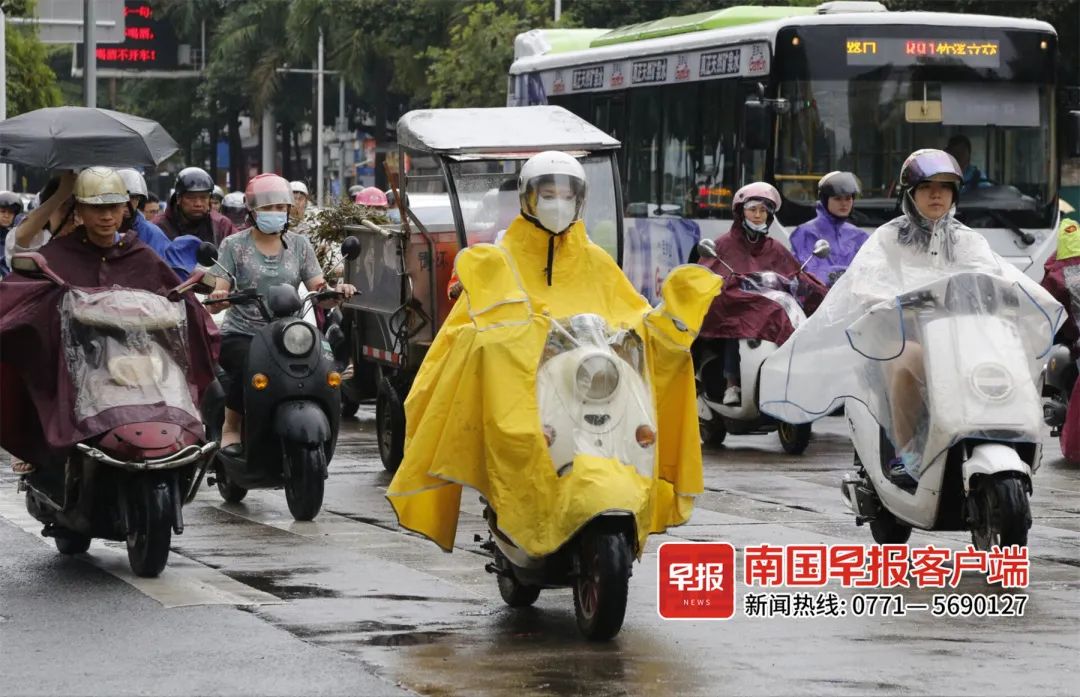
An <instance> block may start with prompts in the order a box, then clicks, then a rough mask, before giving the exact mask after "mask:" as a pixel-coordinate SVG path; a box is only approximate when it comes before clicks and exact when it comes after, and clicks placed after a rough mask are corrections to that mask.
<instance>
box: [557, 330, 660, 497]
mask: <svg viewBox="0 0 1080 697" xmlns="http://www.w3.org/2000/svg"><path fill="white" fill-rule="evenodd" d="M645 361H646V357H645V344H644V342H643V340H642V338H641V336H640V335H638V334H637V333H636V332H635V331H633V330H630V329H613V328H612V327H610V326H608V325H607V323H606V322H605V321H604V319H603V318H602V317H600V316H599V315H591V314H581V315H574V316H573V317H570V318H567V319H564V320H557V321H556V320H552V322H551V330H550V332H549V333H548V339H547V343H546V344H545V346H544V352H543V355H542V357H541V359H540V365H539V368H538V371H537V378H536V394H537V400H538V403H539V408H540V418H541V421H542V427H543V429H544V435H545V438H546V439H547V440H548V443H549V448H548V449H549V452H550V454H551V459H552V462H553V464H554V466H555V468H556V471H558V472H559V473H560V474H564V473H565V471H566V468H567V467H568V466H569V465H570V464H571V463H572V462H573V460H574V457H575V456H577V455H591V456H595V457H603V458H613V459H616V460H618V461H619V462H621V463H623V464H626V465H631V466H633V467H634V468H635V469H637V471H638V473H639V474H641V475H642V476H645V477H652V472H653V459H654V453H655V449H654V444H655V441H656V419H655V418H654V415H653V408H652V392H651V391H650V388H649V382H648V379H647V374H648V373H647V370H646V362H645Z"/></svg>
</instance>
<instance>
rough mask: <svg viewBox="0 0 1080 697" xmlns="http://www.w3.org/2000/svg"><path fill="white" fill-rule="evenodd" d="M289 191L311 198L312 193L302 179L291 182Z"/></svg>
mask: <svg viewBox="0 0 1080 697" xmlns="http://www.w3.org/2000/svg"><path fill="white" fill-rule="evenodd" d="M289 191H292V192H293V193H294V194H303V195H304V198H311V194H309V193H308V190H307V184H305V183H304V182H302V181H294V182H289Z"/></svg>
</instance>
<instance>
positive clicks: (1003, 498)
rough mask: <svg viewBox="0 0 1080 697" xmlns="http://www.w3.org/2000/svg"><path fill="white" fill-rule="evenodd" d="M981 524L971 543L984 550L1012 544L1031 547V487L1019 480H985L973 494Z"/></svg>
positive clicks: (976, 526) (975, 527) (995, 478)
mask: <svg viewBox="0 0 1080 697" xmlns="http://www.w3.org/2000/svg"><path fill="white" fill-rule="evenodd" d="M973 495H974V496H975V497H976V505H977V506H978V521H977V522H976V525H975V526H974V528H973V529H972V531H971V541H972V544H974V545H975V548H976V549H978V550H980V551H989V550H990V548H991V547H994V546H999V547H1008V546H1009V545H1019V546H1021V547H1025V546H1027V538H1028V528H1030V527H1031V504H1030V502H1029V501H1028V495H1027V488H1026V487H1025V485H1024V482H1023V481H1022V480H1020V479H1019V478H1017V477H984V478H983V479H982V480H981V481H980V482H979V484H978V485H977V488H976V490H975V492H974V494H973Z"/></svg>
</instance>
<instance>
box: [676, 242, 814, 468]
mask: <svg viewBox="0 0 1080 697" xmlns="http://www.w3.org/2000/svg"><path fill="white" fill-rule="evenodd" d="M829 252H830V246H829V243H828V242H827V241H825V240H818V242H817V244H816V245H814V250H813V256H815V257H818V258H824V257H827V256H829ZM698 253H699V255H700V256H701V257H707V258H712V259H717V260H718V261H719V262H720V263H721V264H723V265H724V266H727V268H728V269H729V270H730V271H731V273H732V277H731V279H730V280H729V283H739V284H740V285H741V288H742V289H743V290H745V291H748V292H751V293H756V294H758V295H761V296H762V298H763V300H762V302H774V303H777V304H778V305H780V306H781V307H783V308H784V310H785V311H786V312H787V315H788V320H789V321H790V322H791V326H792V328H793V329H797V328H798V327H799V325H800V324H802V323H803V322H805V321H806V313H805V312H803V309H802V307H801V306H800V305H799V301H798V300H796V299H795V296H794V295H793V294H792V290H791V281H790V280H789V279H788V278H786V277H784V276H782V275H780V274H778V273H775V272H771V271H765V272H757V273H750V274H741V273H738V272H737V271H735V269H733V268H731V266H728V264H727V262H725V261H724V260H723V259H720V258H718V257H717V255H716V245H715V243H714V242H713V241H712V240H709V239H704V240H702V241H701V242H700V243H699V244H698ZM809 261H810V260H809V259H807V260H806V261H805V262H803V265H802V266H801V267H799V271H800V272H801V271H802V270H803V269H804V268H806V264H807V263H809ZM719 344H720V342H718V341H715V340H713V341H710V340H708V339H698V340H697V341H696V342H695V343H694V366H695V368H696V378H697V393H698V424H699V426H700V428H701V442H702V443H705V444H708V445H720V444H721V443H723V442H724V439H725V438H726V437H727V434H728V433H733V434H736V435H744V434H760V433H771V432H772V431H776V432H777V435H779V436H780V445H781V447H783V449H784V452H786V453H788V454H790V455H801V454H802V453H803V452H804V451H805V450H806V448H807V446H808V445H809V444H810V437H811V425H810V424H809V423H806V424H789V423H785V422H783V421H778V420H776V419H774V418H773V417H771V416H768V415H767V414H763V413H762V412H761V410H760V408H759V406H758V382H759V378H760V375H761V365H762V364H763V363H764V362H765V359H767V358H768V357H769V356H771V355H772V354H774V353H775V352H776V350H777V349H778V348H779V346H778V345H777V344H775V343H773V342H771V341H763V340H761V339H740V340H739V372H740V374H741V378H742V379H741V384H742V400H741V402H740V403H739V404H737V405H726V404H724V402H723V394H724V389H725V386H726V379H725V377H724V356H723V352H722V349H721V347H720V346H719Z"/></svg>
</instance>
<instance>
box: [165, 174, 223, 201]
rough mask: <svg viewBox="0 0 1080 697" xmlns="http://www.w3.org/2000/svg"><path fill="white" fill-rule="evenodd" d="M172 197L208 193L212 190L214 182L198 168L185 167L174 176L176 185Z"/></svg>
mask: <svg viewBox="0 0 1080 697" xmlns="http://www.w3.org/2000/svg"><path fill="white" fill-rule="evenodd" d="M174 188H175V191H174V192H173V195H174V196H176V197H179V196H182V195H183V194H186V193H202V192H206V193H210V192H212V191H213V190H214V180H213V179H211V178H210V175H209V174H207V173H206V170H204V169H201V168H199V167H185V168H184V169H182V170H180V174H177V175H176V185H175V187H174Z"/></svg>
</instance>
